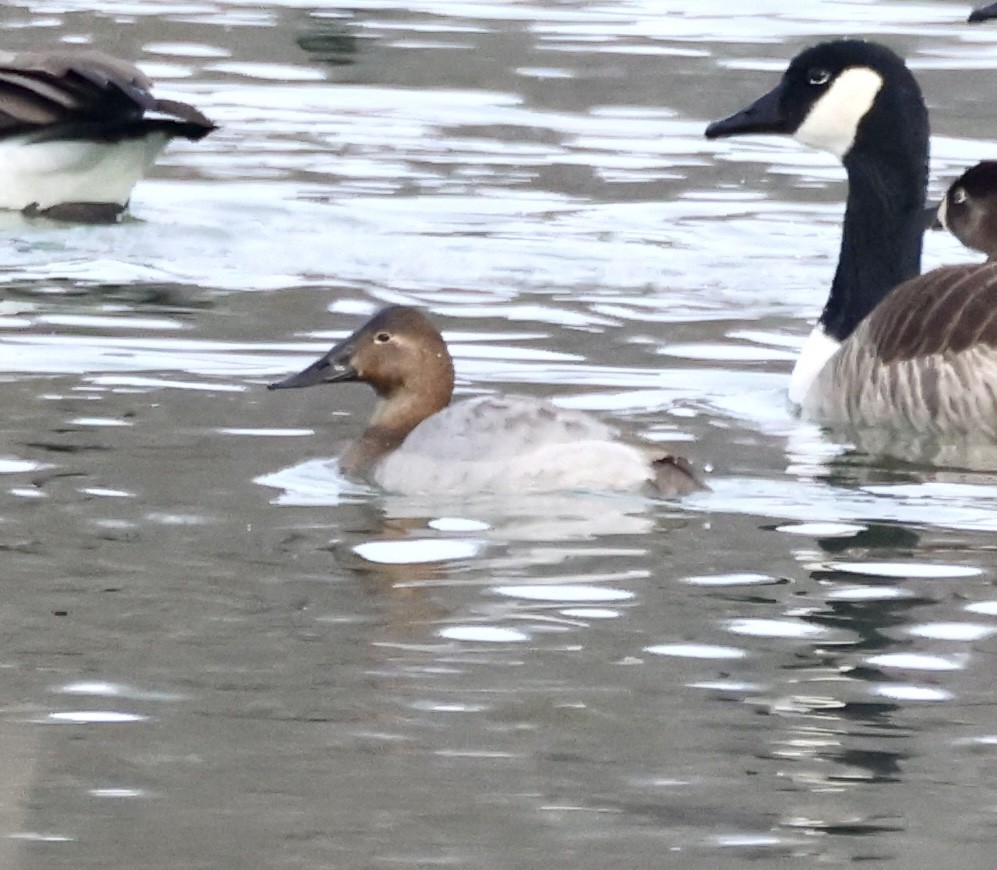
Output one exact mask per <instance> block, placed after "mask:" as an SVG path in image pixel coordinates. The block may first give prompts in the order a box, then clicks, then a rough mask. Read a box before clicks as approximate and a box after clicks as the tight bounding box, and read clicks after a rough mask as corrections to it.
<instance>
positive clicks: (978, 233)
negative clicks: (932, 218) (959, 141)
mask: <svg viewBox="0 0 997 870" xmlns="http://www.w3.org/2000/svg"><path fill="white" fill-rule="evenodd" d="M938 224H939V226H942V227H944V228H945V229H947V230H948V231H949V232H950V233H952V235H953V236H955V237H956V238H957V239H958V240H959V241H960V242H962V243H963V244H964V245H965V246H966V247H967V248H972V249H973V250H974V251H981V252H982V253H984V254H986V255H987V258H988V259H990V260H997V161H994V160H983V161H981V162H980V163H977V164H976V166H971V167H970V168H969V169H967V170H966V171H965V172H964V173H963V174H962V175H960V176H959V177H958V178H957V179H956V180H955V181H953V182H952V184H951V186H950V187H949V189H948V191H947V192H946V194H945V198H944V199H943V200H942V202H941V205H939V206H938Z"/></svg>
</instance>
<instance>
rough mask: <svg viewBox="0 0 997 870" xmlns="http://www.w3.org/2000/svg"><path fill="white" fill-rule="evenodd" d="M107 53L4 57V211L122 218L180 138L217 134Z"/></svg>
mask: <svg viewBox="0 0 997 870" xmlns="http://www.w3.org/2000/svg"><path fill="white" fill-rule="evenodd" d="M151 88H152V82H151V81H150V80H149V79H148V78H147V77H146V76H145V75H144V74H143V73H142V72H141V71H140V70H139V69H138V68H137V67H134V66H132V65H131V64H130V63H127V62H126V61H123V60H119V59H117V58H113V57H110V56H108V55H105V54H102V53H100V52H97V51H80V50H74V49H69V48H66V49H63V50H59V51H53V52H48V53H40V52H39V53H27V54H11V53H9V52H0V209H11V210H15V211H23V212H25V213H27V214H29V215H45V216H47V217H54V218H60V219H68V220H113V219H114V218H115V217H116V216H117V215H118V214H119V213H120V212H121V211H122V210H123V209H124V208H125V206H126V205H127V204H128V199H129V197H130V196H131V191H132V188H133V187H134V186H135V184H136V182H137V181H138V180H139V179H140V178H141V177H142V176H143V175H144V174H145V173H146V171H147V170H148V169H149V167H150V166H151V165H152V163H153V161H154V160H155V159H156V157H157V155H158V154H159V152H160V151H162V150H163V148H164V147H165V146H166V143H167V142H168V141H169V140H170V139H173V138H176V137H182V138H186V139H192V140H197V139H201V138H203V137H204V136H206V135H207V134H208V133H210V132H211V131H212V130H214V129H215V125H214V124H212V123H211V121H209V120H208V119H207V118H206V117H205V116H204V115H203V114H201V112H199V111H198V110H197V109H195V108H194V107H193V106H190V105H187V104H186V103H181V102H179V101H177V100H163V99H158V98H157V97H154V96H153V95H152V92H151Z"/></svg>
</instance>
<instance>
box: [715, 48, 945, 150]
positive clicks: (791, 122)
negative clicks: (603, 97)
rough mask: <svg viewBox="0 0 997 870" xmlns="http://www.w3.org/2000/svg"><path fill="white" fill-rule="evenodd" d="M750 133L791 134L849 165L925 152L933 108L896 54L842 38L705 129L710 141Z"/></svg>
mask: <svg viewBox="0 0 997 870" xmlns="http://www.w3.org/2000/svg"><path fill="white" fill-rule="evenodd" d="M748 133H774V134H782V135H787V136H792V137H793V138H795V139H798V140H799V141H800V142H803V143H805V144H807V145H810V146H812V147H814V148H820V149H823V150H825V151H830V152H831V153H832V154H835V155H837V156H838V157H839V158H840V159H842V160H845V161H846V162H847V160H846V158H847V157H848V155H850V154H852V153H853V152H855V151H859V150H863V149H872V150H874V151H877V152H882V151H884V150H885V151H891V150H900V151H904V152H908V153H910V154H917V153H918V152H919V151H923V152H924V153H925V155H926V153H927V138H928V120H927V110H926V108H925V106H924V99H923V97H922V96H921V90H920V88H919V87H918V84H917V82H916V81H915V79H914V77H913V76H912V75H911V73H910V71H909V70H908V69H907V66H906V64H905V63H904V62H903V59H902V58H900V57H899V56H898V55H897V54H896V53H894V52H893V51H892V50H891V49H889V48H887V47H886V46H885V45H879V44H878V43H875V42H866V41H864V40H858V39H840V40H836V41H834V42H824V43H821V44H820V45H815V46H813V47H811V48H808V49H806V50H805V51H803V52H801V53H800V54H798V55H797V56H796V57H795V58H793V60H792V61H791V62H790V64H789V67H788V69H787V70H786V72H785V73H784V74H783V77H782V81H780V82H779V84H778V85H776V87H775V88H774V89H773V90H771V91H770V92H769V93H767V94H765V95H764V96H763V97H761V98H759V99H758V100H756V101H755V102H754V103H752V104H751V105H750V106H748V107H747V108H746V109H743V110H742V111H740V112H737V113H735V114H733V115H731V116H730V117H729V118H725V119H724V120H722V121H716V122H715V123H713V124H710V126H709V127H707V129H706V136H707V138H709V139H717V138H720V137H724V136H741V135H745V134H748ZM925 159H926V157H925Z"/></svg>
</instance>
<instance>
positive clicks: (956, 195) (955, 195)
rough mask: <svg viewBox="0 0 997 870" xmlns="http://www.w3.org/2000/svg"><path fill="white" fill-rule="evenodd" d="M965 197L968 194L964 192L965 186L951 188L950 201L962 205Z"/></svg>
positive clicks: (967, 197) (967, 196) (966, 197)
mask: <svg viewBox="0 0 997 870" xmlns="http://www.w3.org/2000/svg"><path fill="white" fill-rule="evenodd" d="M967 199H969V194H967V193H966V188H965V187H956V188H954V189H953V190H952V202H954V203H955V204H956V205H962V204H963V203H964V202H965V201H966V200H967Z"/></svg>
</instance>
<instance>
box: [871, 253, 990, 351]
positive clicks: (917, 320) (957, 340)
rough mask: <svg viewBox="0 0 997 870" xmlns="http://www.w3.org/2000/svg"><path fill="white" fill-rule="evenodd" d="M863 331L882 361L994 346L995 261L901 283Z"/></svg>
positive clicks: (933, 272)
mask: <svg viewBox="0 0 997 870" xmlns="http://www.w3.org/2000/svg"><path fill="white" fill-rule="evenodd" d="M867 329H868V332H867V336H868V341H869V342H870V343H871V345H872V348H871V349H872V351H873V353H874V354H875V356H876V358H877V359H879V361H880V362H883V363H891V362H899V361H902V360H909V359H916V358H918V357H925V356H930V355H932V354H944V353H951V354H955V353H960V352H962V351H965V350H968V349H969V348H971V347H973V346H978V345H986V346H989V347H997V263H979V264H966V265H961V266H944V267H942V268H940V269H935V270H934V271H931V272H928V273H926V274H924V275H920V276H918V277H917V278H912V279H911V280H910V281H905V282H904V283H903V284H901V285H900V286H899V287H896V288H895V289H894V290H893V291H892V292H891V293H890V294H889V295H888V296H887V297H886V298H885V299H884V300H883V301H882V302H880V303H879V305H877V306H876V308H875V309H873V311H872V313H871V314H870V315H869V317H868V323H867Z"/></svg>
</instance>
